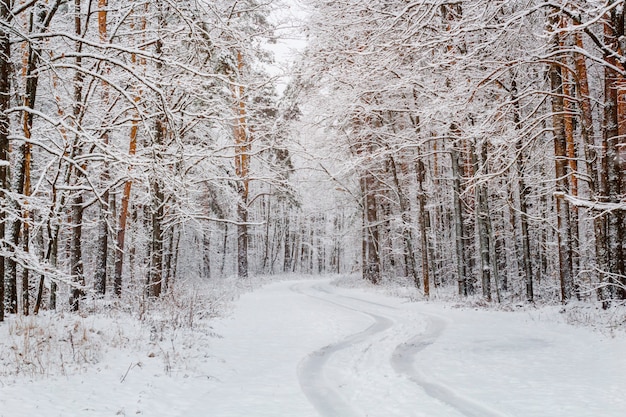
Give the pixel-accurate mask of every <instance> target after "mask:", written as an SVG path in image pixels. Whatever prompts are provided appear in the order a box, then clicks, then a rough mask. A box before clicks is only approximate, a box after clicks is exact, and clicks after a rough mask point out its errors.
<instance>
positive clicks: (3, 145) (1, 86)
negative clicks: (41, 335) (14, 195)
mask: <svg viewBox="0 0 626 417" xmlns="http://www.w3.org/2000/svg"><path fill="white" fill-rule="evenodd" d="M10 9H11V1H10V0H1V1H0V20H2V21H3V22H7V23H8V22H9V21H10V19H11V10H10ZM10 107H11V44H10V34H9V32H8V31H7V30H6V28H4V27H0V188H1V189H0V192H1V193H2V194H1V195H0V250H2V251H5V250H7V248H6V245H5V242H6V239H7V236H6V221H7V210H8V208H9V204H10V203H9V197H8V194H7V193H8V192H9V163H10V153H9V134H10V132H11V120H10V118H9V115H8V113H7V110H9V108H10ZM5 262H6V258H5V257H4V256H0V322H1V321H4V309H5V306H4V299H5V278H4V277H5Z"/></svg>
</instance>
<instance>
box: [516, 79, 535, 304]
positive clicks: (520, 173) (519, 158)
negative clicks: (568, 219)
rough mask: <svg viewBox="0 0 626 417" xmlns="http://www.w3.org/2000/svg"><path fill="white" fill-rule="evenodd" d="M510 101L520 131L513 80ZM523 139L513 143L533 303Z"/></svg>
mask: <svg viewBox="0 0 626 417" xmlns="http://www.w3.org/2000/svg"><path fill="white" fill-rule="evenodd" d="M511 101H513V105H514V111H513V122H514V123H515V129H516V130H518V131H519V130H521V117H520V103H519V97H518V91H517V81H516V80H515V78H513V80H512V82H511ZM522 141H523V138H522V137H520V138H519V139H518V140H517V142H516V143H515V150H516V152H517V155H516V164H515V166H516V171H517V172H516V173H517V188H518V190H519V211H520V226H521V232H522V236H521V238H522V269H523V271H524V281H525V283H526V300H527V301H528V302H531V303H532V302H534V299H535V291H534V282H533V281H534V275H533V269H532V261H531V259H532V258H531V254H530V235H529V233H528V204H527V202H528V195H529V192H530V189H529V188H528V187H527V186H526V181H525V180H524V176H525V175H524V164H525V161H526V159H525V156H524V147H523V142H522Z"/></svg>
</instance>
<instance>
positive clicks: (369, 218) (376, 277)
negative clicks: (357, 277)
mask: <svg viewBox="0 0 626 417" xmlns="http://www.w3.org/2000/svg"><path fill="white" fill-rule="evenodd" d="M375 184H376V179H375V178H374V175H373V174H372V173H371V172H369V171H368V172H365V173H363V174H362V177H361V191H362V193H363V247H362V252H361V253H362V259H363V261H362V263H363V278H364V279H365V280H367V281H369V282H371V283H373V284H378V283H379V282H380V278H381V276H380V252H379V233H378V225H377V222H378V203H377V201H376V194H375V192H376V187H375Z"/></svg>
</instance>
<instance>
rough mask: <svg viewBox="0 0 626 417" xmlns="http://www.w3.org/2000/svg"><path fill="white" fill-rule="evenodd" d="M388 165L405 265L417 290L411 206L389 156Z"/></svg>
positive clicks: (417, 279)
mask: <svg viewBox="0 0 626 417" xmlns="http://www.w3.org/2000/svg"><path fill="white" fill-rule="evenodd" d="M389 164H390V167H391V172H392V174H393V181H394V185H395V187H396V191H397V193H398V203H399V205H400V216H401V218H402V240H403V242H404V259H405V265H406V268H407V271H408V276H410V277H411V278H412V279H413V282H414V283H415V286H416V287H417V288H419V287H420V286H421V285H420V280H419V277H418V275H417V267H416V262H415V253H414V252H415V250H414V247H413V233H411V223H412V220H411V214H410V210H411V205H410V202H409V199H408V198H407V196H406V194H405V193H404V190H403V189H402V185H401V183H400V179H399V178H398V169H397V166H396V162H395V160H394V158H393V156H391V155H390V156H389ZM418 175H419V174H418ZM422 249H423V248H422ZM426 275H427V276H428V271H427V272H426ZM424 291H426V288H424Z"/></svg>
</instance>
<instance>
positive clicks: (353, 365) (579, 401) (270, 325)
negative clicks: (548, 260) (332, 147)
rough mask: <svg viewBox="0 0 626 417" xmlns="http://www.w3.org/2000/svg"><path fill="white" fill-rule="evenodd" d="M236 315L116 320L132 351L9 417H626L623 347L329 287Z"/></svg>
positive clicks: (309, 286) (254, 297)
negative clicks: (157, 322)
mask: <svg viewBox="0 0 626 417" xmlns="http://www.w3.org/2000/svg"><path fill="white" fill-rule="evenodd" d="M233 306H234V308H233V309H232V314H231V315H229V316H228V317H226V318H219V319H212V320H210V321H209V320H206V319H205V318H198V321H197V322H196V323H195V324H194V326H193V328H191V329H183V328H180V329H179V330H177V331H175V332H168V331H161V330H159V329H154V328H153V327H150V326H148V327H141V326H140V327H133V325H132V323H126V322H123V321H120V322H118V323H117V324H116V326H119V329H120V330H119V331H118V334H126V335H127V336H128V335H130V334H132V332H137V335H136V336H135V339H133V340H134V342H131V341H129V340H127V341H126V344H125V345H120V348H119V349H117V350H110V351H108V352H107V353H106V354H103V355H102V356H101V357H99V358H97V360H96V361H94V362H95V363H85V364H84V365H83V366H82V367H81V368H80V369H76V370H67V372H65V373H56V374H55V373H52V372H51V373H50V375H48V376H46V377H45V378H44V377H38V376H33V377H29V376H28V375H24V376H22V377H18V378H15V377H11V378H7V377H6V376H3V377H1V378H0V381H1V382H0V416H2V417H9V416H11V417H14V416H18V417H19V416H25V417H26V416H28V417H31V416H32V417H37V416H42V417H43V416H46V417H55V416H77V415H80V416H83V415H84V416H113V415H149V416H163V417H166V416H167V417H170V416H186V417H187V416H188V417H195V416H207V415H210V416H219V417H229V416H246V417H249V416H282V415H289V416H302V417H307V416H317V415H321V416H324V417H329V416H336V417H346V416H380V417H387V416H403V417H405V416H424V417H426V416H429V417H432V416H437V417H457V416H473V415H477V414H476V412H477V411H476V410H479V411H478V412H484V410H488V413H489V414H488V415H490V416H520V417H532V416H538V417H539V416H541V417H560V416H564V415H567V416H568V417H582V416H589V417H591V416H594V417H595V416H598V415H601V416H603V417H618V416H619V417H621V416H622V415H623V410H624V409H626V403H625V402H624V399H623V396H622V395H621V391H622V389H623V387H624V386H626V373H625V372H624V370H625V369H626V359H624V357H623V352H624V351H626V337H623V336H622V335H618V336H616V337H613V338H611V337H609V336H604V335H602V334H599V333H597V332H593V331H591V330H588V329H584V328H576V327H572V326H569V325H566V324H562V323H551V322H548V321H546V320H545V319H543V318H542V319H540V320H537V319H536V318H535V317H533V316H532V315H531V314H529V312H527V311H523V312H497V311H474V310H461V309H455V308H451V307H449V306H445V305H441V304H438V303H412V302H407V300H406V299H405V298H399V297H390V296H385V295H382V294H380V293H377V292H374V291H371V290H370V289H358V288H352V289H346V288H337V287H335V286H332V285H331V284H330V283H329V280H298V281H284V282H277V283H272V284H269V285H266V286H264V287H263V288H262V289H257V290H255V291H252V292H249V293H246V294H244V295H243V296H241V297H240V298H239V299H238V300H237V301H236V302H234V303H233ZM198 308H199V307H198ZM82 320H84V326H85V328H87V329H89V328H92V329H94V330H95V332H90V331H89V330H87V338H88V339H90V338H94V339H96V338H97V337H102V338H104V337H109V336H107V335H106V334H104V333H103V334H101V335H98V331H97V330H96V329H98V328H99V326H105V329H106V324H99V323H98V322H97V320H95V321H91V322H90V320H94V319H92V318H89V317H87V318H85V319H82ZM109 325H110V324H109ZM81 326H82V324H81ZM7 327H8V326H4V325H2V327H0V331H2V332H4V331H6V329H7ZM79 328H80V326H79ZM141 332H147V333H144V334H143V336H142V335H140V334H139V333H141ZM78 333H80V329H79V330H78V331H77V334H78ZM73 338H75V336H73ZM150 338H152V340H150ZM2 340H4V339H2ZM141 340H144V341H145V340H147V341H145V342H140V341H141ZM2 343H3V342H2ZM411 346H412V347H414V348H411ZM415 347H416V348H415ZM59 353H61V352H59ZM62 353H63V354H69V355H71V348H70V349H69V351H66V350H64V351H63V352H62ZM76 371H80V372H78V373H76ZM481 417H485V414H483V415H481Z"/></svg>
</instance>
